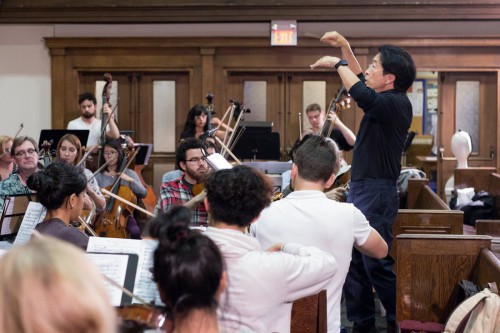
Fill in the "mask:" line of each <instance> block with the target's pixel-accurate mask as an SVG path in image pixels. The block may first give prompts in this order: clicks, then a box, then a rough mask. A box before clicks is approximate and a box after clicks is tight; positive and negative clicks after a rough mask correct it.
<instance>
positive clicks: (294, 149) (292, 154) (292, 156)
mask: <svg viewBox="0 0 500 333" xmlns="http://www.w3.org/2000/svg"><path fill="white" fill-rule="evenodd" d="M311 136H313V134H312V133H310V134H306V135H304V136H303V137H302V139H301V138H298V139H297V140H296V141H295V143H294V144H293V146H292V149H290V152H289V153H288V157H290V159H291V160H292V162H293V161H294V160H295V154H296V153H297V149H299V147H300V146H302V144H303V143H304V142H306V140H307V139H309V138H310V137H311Z"/></svg>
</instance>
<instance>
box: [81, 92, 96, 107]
mask: <svg viewBox="0 0 500 333" xmlns="http://www.w3.org/2000/svg"><path fill="white" fill-rule="evenodd" d="M83 101H91V102H92V103H94V105H96V104H97V99H96V98H95V95H94V94H93V93H90V92H84V93H83V94H80V95H79V96H78V104H82V103H83Z"/></svg>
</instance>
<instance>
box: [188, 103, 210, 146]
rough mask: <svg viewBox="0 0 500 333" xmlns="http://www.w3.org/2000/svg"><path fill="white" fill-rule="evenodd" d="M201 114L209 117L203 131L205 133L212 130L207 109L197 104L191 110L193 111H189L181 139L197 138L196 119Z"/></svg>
mask: <svg viewBox="0 0 500 333" xmlns="http://www.w3.org/2000/svg"><path fill="white" fill-rule="evenodd" d="M201 114H204V115H206V116H207V122H206V123H205V127H203V131H204V132H205V131H208V130H209V129H210V121H209V117H208V111H207V109H206V108H205V107H204V106H203V105H200V104H196V105H195V106H193V107H192V108H191V110H189V113H188V115H187V119H186V122H185V123H184V129H183V130H182V133H181V139H186V138H192V137H194V136H195V131H196V124H195V121H194V118H195V117H196V116H199V115H201Z"/></svg>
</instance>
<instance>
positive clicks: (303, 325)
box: [290, 290, 327, 333]
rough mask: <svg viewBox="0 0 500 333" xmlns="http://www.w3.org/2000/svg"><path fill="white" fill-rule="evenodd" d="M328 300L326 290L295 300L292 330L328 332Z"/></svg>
mask: <svg viewBox="0 0 500 333" xmlns="http://www.w3.org/2000/svg"><path fill="white" fill-rule="evenodd" d="M326 302H327V299H326V290H322V291H320V292H319V293H318V294H316V295H312V296H308V297H304V298H301V299H299V300H296V301H295V302H293V306H292V321H291V325H290V332H291V333H304V332H311V333H326V331H327V321H326Z"/></svg>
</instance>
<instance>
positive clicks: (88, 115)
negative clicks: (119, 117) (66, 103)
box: [68, 92, 120, 146]
mask: <svg viewBox="0 0 500 333" xmlns="http://www.w3.org/2000/svg"><path fill="white" fill-rule="evenodd" d="M78 103H79V104H80V111H81V112H82V115H81V116H80V117H78V118H76V119H74V120H71V121H70V122H69V123H68V129H69V130H71V129H75V130H89V131H90V133H89V138H88V141H87V146H95V145H97V144H98V143H99V139H100V136H101V126H102V120H101V119H97V118H96V105H97V99H96V98H95V96H94V94H92V93H89V92H85V93H83V94H81V95H80V96H78ZM103 112H104V113H106V114H107V115H108V117H110V118H109V123H108V125H107V126H106V137H108V138H112V139H117V138H119V137H120V131H119V130H118V126H117V125H116V123H115V116H114V114H112V110H111V108H110V106H109V104H107V103H105V104H104V105H103Z"/></svg>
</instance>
